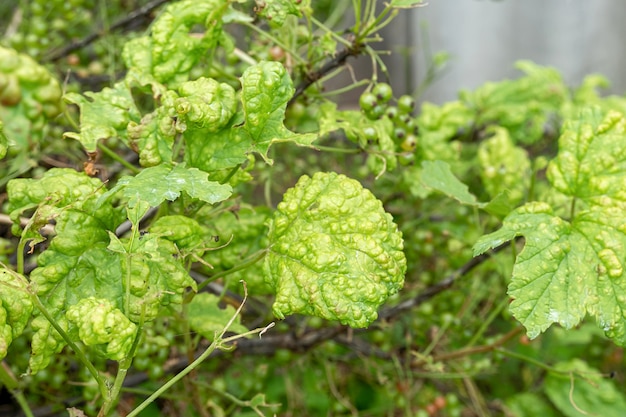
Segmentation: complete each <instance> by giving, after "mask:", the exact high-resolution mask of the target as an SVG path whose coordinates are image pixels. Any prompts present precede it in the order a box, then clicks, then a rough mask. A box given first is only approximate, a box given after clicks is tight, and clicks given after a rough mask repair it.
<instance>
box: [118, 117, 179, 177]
mask: <svg viewBox="0 0 626 417" xmlns="http://www.w3.org/2000/svg"><path fill="white" fill-rule="evenodd" d="M127 133H128V143H129V145H130V147H131V148H132V149H134V150H135V151H137V152H138V153H139V164H140V165H141V166H143V167H151V166H155V165H159V164H160V163H162V162H165V163H169V162H171V161H172V145H173V144H174V137H175V136H176V134H177V133H178V132H177V131H176V128H175V124H174V120H173V118H172V117H170V116H169V115H168V114H167V112H166V110H165V109H164V108H163V107H159V108H157V109H156V110H155V111H154V112H152V113H148V114H146V115H145V116H143V117H142V118H141V121H140V122H139V123H135V122H132V121H131V122H129V123H128V127H127Z"/></svg>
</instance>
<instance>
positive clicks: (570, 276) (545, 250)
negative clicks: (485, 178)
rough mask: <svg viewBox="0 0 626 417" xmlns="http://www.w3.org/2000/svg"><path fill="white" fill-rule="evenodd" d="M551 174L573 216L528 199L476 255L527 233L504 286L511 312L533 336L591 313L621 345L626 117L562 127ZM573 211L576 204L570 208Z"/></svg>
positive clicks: (625, 324) (597, 117)
mask: <svg viewBox="0 0 626 417" xmlns="http://www.w3.org/2000/svg"><path fill="white" fill-rule="evenodd" d="M563 129H564V131H563V134H562V136H561V139H560V140H559V153H558V155H557V157H556V159H554V160H553V161H552V162H551V163H550V165H549V167H548V177H549V179H550V182H551V183H552V185H553V186H554V187H555V188H556V189H557V190H559V191H561V192H563V193H565V194H567V195H570V196H572V197H574V198H575V200H574V201H576V202H577V205H578V206H579V207H580V209H579V210H578V211H574V210H572V211H571V214H572V217H571V219H570V220H569V221H568V220H564V219H562V218H561V217H559V216H556V215H555V214H554V211H553V209H552V207H550V206H549V205H548V204H546V203H528V204H526V205H524V206H522V207H520V208H518V209H517V210H515V211H513V212H512V213H511V214H510V215H508V216H507V217H506V218H505V219H504V222H503V225H502V228H501V229H500V230H498V231H496V232H494V233H492V234H490V235H487V236H483V237H482V238H481V239H480V240H479V241H478V242H477V243H476V245H475V247H474V253H475V254H479V253H482V252H484V251H485V250H487V249H488V248H493V247H495V246H497V245H499V244H501V243H503V242H505V241H507V240H510V239H512V238H513V237H515V236H524V237H525V241H526V244H525V247H524V249H523V250H522V252H521V253H520V254H519V255H518V257H517V260H516V262H515V266H514V269H513V277H512V280H511V283H510V285H509V295H510V296H511V297H512V298H513V299H514V300H513V302H512V303H511V305H510V308H511V311H512V313H513V315H514V316H515V317H516V318H517V319H518V320H520V321H521V322H522V324H523V325H524V326H525V327H526V328H527V330H528V335H529V336H530V337H531V338H534V337H536V336H537V335H539V333H541V332H542V331H544V330H546V329H547V328H548V327H549V326H550V325H551V324H552V323H559V324H561V325H562V326H564V327H565V328H568V329H569V328H572V327H574V326H576V325H577V324H578V323H580V321H581V320H582V319H583V318H584V316H585V315H586V314H590V315H592V316H594V317H595V318H596V319H597V321H598V323H599V325H600V327H601V328H602V329H603V330H604V332H605V334H606V335H607V336H608V337H610V338H611V339H613V340H614V341H615V342H616V343H618V344H619V345H626V318H625V317H626V296H625V295H624V294H626V274H625V272H624V264H623V262H624V261H623V260H624V259H626V214H625V211H624V201H625V200H624V191H623V187H622V186H620V184H623V183H624V181H625V180H626V177H625V175H624V172H626V150H625V148H624V146H623V143H624V140H626V121H625V120H624V118H623V117H621V116H620V115H619V114H618V113H616V112H609V113H608V114H607V115H606V116H604V117H603V116H602V114H601V113H599V110H598V109H597V108H595V109H587V110H585V111H583V112H582V113H581V114H580V116H579V118H578V119H576V120H574V121H569V122H567V123H566V124H565V125H564V128H563ZM571 207H572V209H573V208H574V207H575V206H574V205H572V206H571Z"/></svg>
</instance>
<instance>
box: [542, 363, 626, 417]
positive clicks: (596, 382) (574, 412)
mask: <svg viewBox="0 0 626 417" xmlns="http://www.w3.org/2000/svg"><path fill="white" fill-rule="evenodd" d="M554 368H556V369H557V370H559V371H561V372H562V373H556V372H550V373H548V375H547V377H546V380H545V383H544V391H545V393H546V395H547V396H548V398H549V399H550V401H551V402H552V404H554V406H555V407H556V408H557V409H558V410H559V411H560V412H561V415H562V416H566V417H581V416H589V415H596V416H602V417H621V416H622V415H623V414H624V410H626V397H625V396H624V394H623V391H622V390H621V389H620V388H617V387H616V386H615V383H614V382H613V381H612V380H610V379H608V378H605V377H603V374H602V373H601V372H600V370H598V369H594V368H592V367H591V366H589V365H588V364H587V363H585V362H583V361H582V360H579V359H574V360H571V361H570V362H560V363H557V364H556V365H554ZM536 415H539V414H536ZM541 415H543V414H541Z"/></svg>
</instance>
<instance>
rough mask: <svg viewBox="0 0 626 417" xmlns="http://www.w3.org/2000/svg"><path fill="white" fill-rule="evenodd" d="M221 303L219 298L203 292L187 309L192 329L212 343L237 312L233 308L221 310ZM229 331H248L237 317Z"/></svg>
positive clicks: (228, 307) (227, 307)
mask: <svg viewBox="0 0 626 417" xmlns="http://www.w3.org/2000/svg"><path fill="white" fill-rule="evenodd" d="M219 301H220V299H219V297H217V296H215V295H213V294H209V293H206V292H202V293H199V294H196V296H195V297H194V298H193V300H191V303H189V306H188V307H187V317H188V318H189V326H190V327H191V329H192V330H193V331H195V332H198V333H200V334H201V335H202V336H204V337H205V338H207V339H208V340H211V341H212V340H214V339H215V336H216V334H220V333H221V332H222V331H223V330H224V328H225V327H226V325H227V324H228V322H229V321H230V320H231V319H232V318H233V316H234V315H235V312H236V311H235V308H234V307H233V306H226V308H223V309H222V308H220V307H219ZM228 331H230V332H235V333H245V332H247V331H248V329H247V328H246V327H245V326H243V325H242V324H241V323H240V317H239V316H237V317H236V319H235V320H234V321H233V323H232V324H231V325H230V326H229V327H228Z"/></svg>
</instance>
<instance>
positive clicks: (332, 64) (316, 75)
mask: <svg viewBox="0 0 626 417" xmlns="http://www.w3.org/2000/svg"><path fill="white" fill-rule="evenodd" d="M362 50H363V46H362V45H361V44H358V43H353V44H352V46H351V47H349V48H345V49H343V50H341V51H339V52H337V54H335V56H334V57H333V58H332V59H331V60H329V61H327V62H326V63H325V64H324V65H323V66H322V67H321V68H320V69H319V70H317V71H315V72H312V73H310V74H307V76H306V79H305V80H303V81H302V82H301V83H300V85H298V87H297V88H296V92H295V93H294V95H293V97H291V100H289V104H288V105H291V104H292V103H293V102H294V101H296V99H297V98H298V97H299V96H300V95H301V94H302V93H304V91H305V90H306V89H307V88H309V87H310V86H311V84H313V83H315V82H316V81H317V80H319V79H320V78H322V77H323V76H324V75H326V74H328V73H329V72H331V71H333V70H334V69H336V68H339V67H341V66H343V65H344V64H345V63H346V60H347V59H348V58H349V57H351V56H357V55H359V54H360V53H361V51H362Z"/></svg>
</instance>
